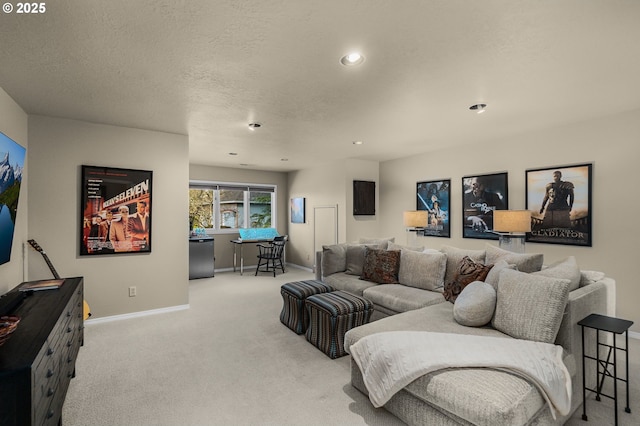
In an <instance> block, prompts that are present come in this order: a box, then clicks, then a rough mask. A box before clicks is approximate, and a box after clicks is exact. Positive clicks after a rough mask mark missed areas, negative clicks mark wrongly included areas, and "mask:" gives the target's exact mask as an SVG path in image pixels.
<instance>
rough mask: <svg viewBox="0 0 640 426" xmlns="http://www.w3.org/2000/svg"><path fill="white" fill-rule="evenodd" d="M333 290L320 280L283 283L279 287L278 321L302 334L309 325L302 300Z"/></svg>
mask: <svg viewBox="0 0 640 426" xmlns="http://www.w3.org/2000/svg"><path fill="white" fill-rule="evenodd" d="M329 291H333V287H331V286H330V285H328V284H325V283H323V282H322V281H316V280H306V281H294V282H290V283H286V284H284V285H283V286H282V287H281V288H280V294H282V300H283V301H284V304H283V306H282V312H280V322H281V323H283V324H284V325H286V326H287V327H289V328H290V329H291V330H293V331H295V332H296V334H302V333H304V332H305V330H306V329H307V327H308V326H309V315H308V314H307V311H306V310H305V308H304V300H305V299H306V298H307V297H309V296H311V295H314V294H320V293H327V292H329Z"/></svg>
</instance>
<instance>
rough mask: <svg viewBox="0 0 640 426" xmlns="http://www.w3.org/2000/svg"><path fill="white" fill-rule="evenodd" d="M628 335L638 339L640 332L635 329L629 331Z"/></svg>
mask: <svg viewBox="0 0 640 426" xmlns="http://www.w3.org/2000/svg"><path fill="white" fill-rule="evenodd" d="M629 337H631V338H632V339H638V340H640V333H638V332H637V331H629Z"/></svg>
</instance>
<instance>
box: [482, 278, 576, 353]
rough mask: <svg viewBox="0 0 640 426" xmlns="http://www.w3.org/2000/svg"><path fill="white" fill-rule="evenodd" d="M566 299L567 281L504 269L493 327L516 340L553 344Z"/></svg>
mask: <svg viewBox="0 0 640 426" xmlns="http://www.w3.org/2000/svg"><path fill="white" fill-rule="evenodd" d="M568 299H569V280H565V279H562V278H551V277H545V276H542V275H534V274H527V273H524V272H519V271H514V270H509V269H503V270H502V272H500V280H499V281H498V290H497V300H496V312H495V314H494V316H493V319H492V321H491V324H492V325H493V327H494V328H495V329H497V330H499V331H502V332H503V333H505V334H508V335H509V336H511V337H515V338H516V339H526V340H534V341H537V342H545V343H554V342H555V339H556V335H557V334H558V330H559V329H560V323H561V322H562V317H563V314H564V309H565V307H566V305H567V300H568Z"/></svg>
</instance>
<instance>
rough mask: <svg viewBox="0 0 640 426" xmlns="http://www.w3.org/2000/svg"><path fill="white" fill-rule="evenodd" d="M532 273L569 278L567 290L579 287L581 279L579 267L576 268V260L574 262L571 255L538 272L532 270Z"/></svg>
mask: <svg viewBox="0 0 640 426" xmlns="http://www.w3.org/2000/svg"><path fill="white" fill-rule="evenodd" d="M534 274H535V275H543V276H545V277H553V278H564V279H565V280H569V282H570V283H569V291H573V290H575V289H577V288H578V287H580V280H581V279H582V274H581V273H580V268H578V262H576V258H575V257H573V256H569V257H567V258H566V259H563V260H560V261H558V262H555V263H552V264H551V265H549V266H548V267H546V268H544V269H542V270H540V271H538V272H534Z"/></svg>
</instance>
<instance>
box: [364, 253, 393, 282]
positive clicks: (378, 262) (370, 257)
mask: <svg viewBox="0 0 640 426" xmlns="http://www.w3.org/2000/svg"><path fill="white" fill-rule="evenodd" d="M399 270H400V250H381V249H372V248H369V247H367V248H366V251H365V255H364V266H363V267H362V275H361V276H360V279H361V280H367V281H371V282H374V283H378V284H392V283H397V282H398V271H399Z"/></svg>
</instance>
